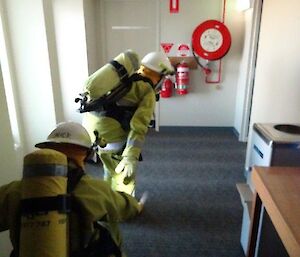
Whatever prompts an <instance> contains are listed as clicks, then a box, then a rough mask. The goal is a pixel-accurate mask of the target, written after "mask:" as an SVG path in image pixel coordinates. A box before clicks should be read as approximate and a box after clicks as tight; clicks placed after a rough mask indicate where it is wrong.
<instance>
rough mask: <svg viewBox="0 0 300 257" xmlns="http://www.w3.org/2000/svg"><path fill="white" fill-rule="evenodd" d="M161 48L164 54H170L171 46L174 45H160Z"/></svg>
mask: <svg viewBox="0 0 300 257" xmlns="http://www.w3.org/2000/svg"><path fill="white" fill-rule="evenodd" d="M160 45H161V47H162V48H163V49H164V52H165V53H166V54H168V53H170V51H171V48H172V46H173V45H174V43H160Z"/></svg>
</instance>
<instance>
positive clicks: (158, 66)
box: [141, 52, 174, 74]
mask: <svg viewBox="0 0 300 257" xmlns="http://www.w3.org/2000/svg"><path fill="white" fill-rule="evenodd" d="M141 64H142V65H143V66H145V67H147V68H148V69H150V70H153V71H155V72H158V73H160V74H168V73H172V72H173V71H174V68H173V66H172V64H171V62H170V60H169V59H168V57H167V56H166V55H165V54H164V53H163V52H151V53H149V54H147V55H145V56H144V58H143V59H142V61H141Z"/></svg>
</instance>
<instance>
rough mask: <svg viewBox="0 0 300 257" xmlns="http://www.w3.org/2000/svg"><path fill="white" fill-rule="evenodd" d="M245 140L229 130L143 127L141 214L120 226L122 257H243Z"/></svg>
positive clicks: (140, 174)
mask: <svg viewBox="0 0 300 257" xmlns="http://www.w3.org/2000/svg"><path fill="white" fill-rule="evenodd" d="M245 153H246V144H245V143H241V142H239V141H238V139H237V137H236V135H235V134H234V133H233V130H232V128H162V129H161V130H160V132H155V131H153V130H152V131H149V133H148V136H147V139H146V144H145V146H144V148H143V158H144V161H142V162H140V163H139V166H138V174H137V197H140V196H141V194H142V193H143V192H144V191H148V193H149V198H148V201H147V202H146V205H145V209H144V211H143V212H142V214H141V215H140V216H139V217H137V218H136V219H133V220H131V221H128V222H126V223H125V224H122V225H121V230H122V234H123V238H124V249H125V251H126V253H127V256H128V257H188V256H193V257H244V254H243V251H242V248H241V246H240V242H239V240H240V231H241V222H242V206H241V203H240V198H239V194H238V192H237V190H236V186H235V185H236V183H238V182H241V181H244V180H245V179H244V177H243V171H244V161H245Z"/></svg>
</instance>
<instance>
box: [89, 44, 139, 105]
mask: <svg viewBox="0 0 300 257" xmlns="http://www.w3.org/2000/svg"><path fill="white" fill-rule="evenodd" d="M113 61H115V62H117V64H120V65H121V69H120V70H119V71H118V69H117V68H116V67H115V66H114V65H113V64H112V63H111V62H110V63H107V64H105V65H104V66H102V67H101V68H100V69H99V70H97V71H96V72H95V73H93V74H92V75H91V76H90V77H89V78H88V79H87V81H86V83H85V86H84V91H85V92H87V93H88V96H89V98H90V100H95V99H98V98H99V97H101V96H103V95H105V94H106V93H107V92H109V91H111V90H113V89H114V88H116V87H117V86H118V85H120V82H121V79H122V75H120V72H121V74H126V75H127V76H131V75H132V74H133V73H134V72H135V71H136V70H137V69H138V68H139V66H140V59H139V56H138V54H137V53H135V52H134V51H132V50H127V51H125V52H123V53H120V54H119V55H118V56H116V57H115V58H114V60H113ZM122 66H123V67H122ZM123 68H125V70H124V69H123Z"/></svg>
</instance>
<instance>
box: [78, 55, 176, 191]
mask: <svg viewBox="0 0 300 257" xmlns="http://www.w3.org/2000/svg"><path fill="white" fill-rule="evenodd" d="M172 72H173V67H172V65H171V63H170V61H169V59H168V58H167V56H166V55H165V54H164V53H162V52H151V53H149V54H147V55H146V56H145V57H144V58H143V59H142V60H141V65H140V66H139V69H138V70H137V71H136V72H135V73H134V76H132V77H135V79H134V80H133V82H132V84H131V88H130V90H129V92H127V93H126V94H125V95H124V96H123V97H122V98H121V99H119V100H117V101H116V102H115V103H113V104H110V105H107V106H104V108H103V109H102V110H98V111H97V110H96V111H90V112H86V113H85V114H84V118H83V123H82V124H83V126H84V127H85V128H86V129H87V131H88V132H89V134H90V136H91V138H92V140H94V141H96V142H98V144H99V147H98V154H99V156H100V159H101V161H102V163H103V168H104V180H106V181H107V182H109V183H110V184H111V187H112V189H114V190H116V191H122V192H126V193H128V194H131V195H132V196H134V195H135V175H136V168H137V162H138V161H139V160H140V158H141V149H142V146H143V143H144V140H145V135H146V133H147V130H148V127H149V123H150V121H151V118H152V117H153V114H154V109H155V102H156V93H157V87H158V85H159V83H160V82H161V81H162V79H163V77H164V76H165V75H167V74H170V73H172ZM106 79H108V78H106ZM91 100H94V99H93V97H91Z"/></svg>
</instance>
